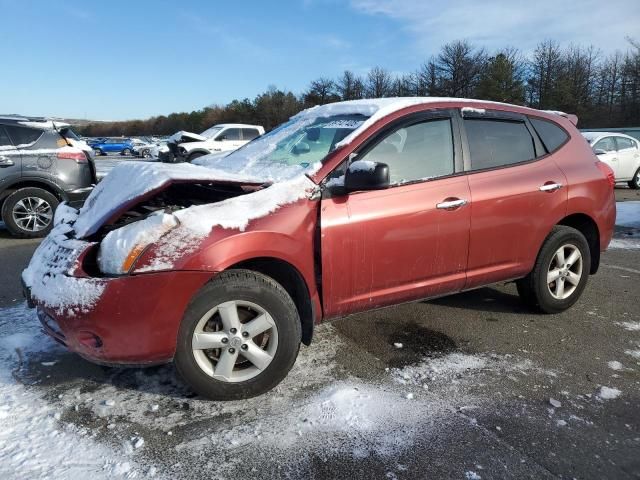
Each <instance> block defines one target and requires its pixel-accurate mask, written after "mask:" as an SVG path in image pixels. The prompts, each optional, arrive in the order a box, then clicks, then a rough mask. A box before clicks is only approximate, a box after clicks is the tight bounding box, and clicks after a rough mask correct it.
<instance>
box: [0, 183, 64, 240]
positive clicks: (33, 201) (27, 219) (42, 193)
mask: <svg viewBox="0 0 640 480" xmlns="http://www.w3.org/2000/svg"><path fill="white" fill-rule="evenodd" d="M58 203H59V202H58V199H57V198H56V197H55V196H54V195H53V194H52V193H50V192H48V191H46V190H44V189H42V188H37V187H28V188H21V189H20V190H16V191H15V192H13V193H12V194H11V195H9V196H8V197H7V199H6V200H5V201H4V204H3V205H2V220H3V221H4V224H5V225H6V227H7V229H8V230H9V231H10V232H11V233H12V234H13V235H15V236H17V237H23V238H36V237H44V236H45V235H46V234H47V233H49V231H50V230H51V228H52V227H53V213H54V211H55V209H56V207H57V206H58Z"/></svg>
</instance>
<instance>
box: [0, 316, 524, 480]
mask: <svg viewBox="0 0 640 480" xmlns="http://www.w3.org/2000/svg"><path fill="white" fill-rule="evenodd" d="M16 348H20V349H21V352H22V353H21V355H22V356H21V357H20V356H18V354H17V353H16V351H15V349H16ZM344 350H345V344H344V343H343V340H342V339H341V337H340V335H339V334H338V333H337V331H336V330H335V329H334V328H333V327H332V326H331V325H330V324H326V325H322V326H320V327H319V328H318V329H317V331H316V336H315V338H314V344H313V347H312V348H303V350H301V353H300V356H299V357H298V361H297V362H296V364H295V366H294V368H293V369H292V371H291V372H290V374H289V376H288V377H287V378H286V379H285V380H284V382H283V383H282V384H281V385H279V386H277V387H276V388H275V389H274V390H273V391H271V392H269V393H267V394H266V395H263V396H260V397H257V398H253V399H249V400H243V401H237V402H210V401H205V400H201V399H199V398H193V397H192V396H190V395H189V392H188V390H186V388H185V387H184V385H183V384H182V383H181V382H180V381H179V380H178V379H176V378H175V373H174V370H173V368H172V367H171V366H164V367H157V368H154V369H113V374H112V376H111V377H107V379H106V380H107V381H104V380H103V381H101V382H92V380H91V376H89V378H85V379H84V380H83V381H82V382H78V383H77V384H76V386H74V384H73V382H72V383H71V385H69V384H68V381H69V378H73V369H74V368H77V365H78V363H83V361H82V360H79V359H78V357H76V356H75V355H73V354H70V353H68V352H66V351H65V350H64V349H62V348H61V347H58V346H57V345H55V344H54V343H53V342H52V341H49V340H48V339H46V338H45V337H44V336H42V334H41V333H40V332H39V329H38V326H37V323H36V320H35V318H34V314H33V310H27V309H26V307H25V306H19V307H14V308H8V309H4V310H0V398H2V402H0V405H1V406H0V417H3V418H2V421H3V422H4V423H3V424H4V425H8V426H9V428H5V429H4V430H2V431H0V478H14V477H15V476H19V477H20V476H22V477H36V476H49V477H51V478H86V477H87V476H88V475H91V476H92V477H94V478H101V477H102V476H111V477H112V478H120V477H124V476H126V477H128V478H133V477H135V476H140V475H144V474H145V472H148V467H142V466H140V465H143V464H144V463H145V460H146V459H147V457H145V455H146V452H147V450H148V449H152V451H153V449H154V448H156V449H157V448H158V447H157V444H156V445H155V446H154V445H153V444H149V437H150V434H149V432H158V433H159V434H160V435H161V436H162V437H164V438H167V439H170V440H169V441H170V443H171V444H172V445H173V446H172V447H170V448H171V451H174V452H177V453H178V454H179V455H181V456H182V457H183V458H184V461H185V462H187V463H189V464H192V465H193V464H195V465H199V464H202V465H204V466H205V467H206V468H215V472H216V474H217V475H218V476H221V477H225V476H228V475H233V474H234V472H237V471H238V469H242V468H244V467H246V462H248V461H249V462H250V461H252V460H251V459H252V458H258V459H259V458H261V459H272V458H280V459H282V462H283V464H287V465H289V466H291V465H295V463H296V462H297V461H298V460H297V459H299V458H301V457H304V456H306V455H308V454H309V453H310V452H313V454H314V455H320V456H322V457H324V458H330V457H334V456H341V455H346V456H347V457H349V458H353V459H359V458H370V457H371V456H374V457H376V458H383V459H387V461H388V462H391V463H392V462H393V459H394V458H395V456H396V455H398V454H399V453H401V452H404V453H406V452H408V451H410V450H411V448H412V446H413V445H414V444H415V442H416V437H419V438H421V439H424V438H429V436H430V435H432V434H436V433H438V432H442V431H445V430H443V429H446V428H447V425H449V424H450V423H451V421H458V422H460V421H462V422H467V423H468V422H469V421H470V420H468V419H467V418H466V416H464V415H463V416H461V415H460V413H459V412H460V411H462V410H464V409H470V410H473V409H480V408H484V407H485V406H486V407H488V408H491V405H492V398H491V396H490V394H489V392H491V391H492V388H491V385H492V384H493V383H495V382H497V381H499V379H500V378H501V377H502V376H503V375H504V374H505V373H508V374H509V375H513V376H519V375H522V376H526V375H529V374H531V371H532V370H535V369H534V367H533V365H532V364H531V362H529V361H524V360H521V359H517V358H514V357H510V356H498V355H493V356H491V355H472V354H463V353H451V354H448V355H442V356H438V357H436V358H431V359H426V358H425V359H424V360H423V361H422V362H419V363H418V364H417V365H416V366H406V367H404V368H397V369H392V370H388V371H384V370H383V369H381V370H380V372H379V375H377V377H376V379H373V380H372V379H369V380H368V381H365V380H363V379H359V378H354V377H352V376H350V375H348V374H344V373H343V372H342V369H341V368H338V363H337V362H336V356H337V354H338V352H340V351H344ZM95 368H99V367H95ZM12 371H13V372H14V373H16V377H15V378H14V377H13V376H12ZM54 372H58V374H62V375H63V377H62V378H63V381H62V383H66V385H65V386H64V387H61V386H60V387H59V386H58V384H59V381H57V380H56V379H55V378H54V379H53V380H48V379H47V377H48V376H49V375H54ZM422 372H425V373H428V376H429V378H428V379H424V381H423V380H420V381H414V379H417V378H419V377H420V375H422ZM85 375H86V374H85ZM405 378H409V379H411V381H405V380H404V379H405ZM16 379H18V380H16ZM399 379H400V381H399ZM47 382H48V383H47ZM23 383H25V384H26V385H25V384H23ZM41 383H47V385H48V386H46V387H40V386H39V385H40V384H41ZM423 383H429V386H430V387H432V388H429V389H425V388H424V387H423V386H422V384H423ZM42 389H44V390H45V392H46V394H47V399H46V400H45V399H43V398H42V397H41V396H40V395H39V394H38V392H39V391H42ZM390 406H393V408H390ZM78 415H79V416H80V418H82V419H83V421H82V424H83V427H78V426H74V425H72V424H70V423H66V420H67V419H68V418H76V417H77V416H78ZM145 432H146V433H145ZM155 436H156V437H157V434H156V435H155ZM151 438H152V439H153V438H154V435H151ZM162 448H165V447H162ZM78 451H82V452H83V456H82V457H81V459H79V457H78V456H77V453H74V452H78ZM242 451H246V452H251V453H250V455H249V456H248V458H249V459H248V458H247V456H246V455H238V454H237V452H242ZM247 455H248V454H247ZM60 458H63V459H65V460H64V462H63V464H62V465H60V464H59V463H58V462H59V461H60V460H59V459H60ZM216 458H221V459H225V460H224V461H223V462H216V461H215V460H214V459H216ZM256 466H257V467H259V461H257V460H256ZM156 467H157V465H156ZM175 468H176V469H178V470H176V472H173V473H177V472H179V471H180V470H179V468H180V467H179V466H176V467H175ZM3 469H4V470H5V471H6V474H5V475H2V472H3ZM15 472H19V475H16V473H15ZM160 472H161V473H168V472H166V471H162V470H160ZM463 472H464V470H462V471H461V473H460V474H461V475H462V474H463ZM41 473H43V475H41ZM119 476H120V477H119Z"/></svg>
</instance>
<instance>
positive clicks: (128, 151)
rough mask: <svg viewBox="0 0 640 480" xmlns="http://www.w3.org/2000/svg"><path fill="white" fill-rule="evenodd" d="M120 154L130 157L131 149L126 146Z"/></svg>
mask: <svg viewBox="0 0 640 480" xmlns="http://www.w3.org/2000/svg"><path fill="white" fill-rule="evenodd" d="M120 155H124V156H127V157H128V156H129V155H131V149H130V148H125V149H124V150H122V152H120Z"/></svg>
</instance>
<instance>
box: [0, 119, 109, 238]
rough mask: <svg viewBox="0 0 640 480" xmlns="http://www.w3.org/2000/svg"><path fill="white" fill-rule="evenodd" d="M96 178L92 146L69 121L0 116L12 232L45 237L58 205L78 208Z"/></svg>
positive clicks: (3, 190)
mask: <svg viewBox="0 0 640 480" xmlns="http://www.w3.org/2000/svg"><path fill="white" fill-rule="evenodd" d="M95 183H96V171H95V166H94V164H93V151H92V150H91V148H90V147H89V146H88V145H87V144H86V143H85V142H81V141H80V140H78V139H77V137H76V136H75V134H74V133H73V131H71V129H70V128H69V125H67V124H64V123H59V122H55V123H54V122H51V121H47V120H46V119H44V118H32V117H16V116H7V117H0V207H1V212H2V221H3V222H4V224H5V226H6V227H7V229H8V230H9V231H10V232H11V233H12V234H13V235H16V236H21V237H42V236H44V235H45V234H46V233H48V232H49V230H51V227H52V224H53V215H54V212H55V209H56V207H57V206H58V204H59V203H60V202H61V201H66V202H68V203H69V204H70V205H72V206H75V207H80V206H81V205H82V203H83V201H84V199H85V198H86V197H87V196H88V195H89V193H90V192H91V190H92V189H93V185H95Z"/></svg>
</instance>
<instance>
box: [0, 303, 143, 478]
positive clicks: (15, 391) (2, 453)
mask: <svg viewBox="0 0 640 480" xmlns="http://www.w3.org/2000/svg"><path fill="white" fill-rule="evenodd" d="M59 350H60V348H59V347H57V346H56V345H55V344H54V343H53V341H51V340H49V339H48V338H46V337H44V336H43V335H42V334H41V333H40V332H39V329H38V326H37V324H36V321H35V319H34V315H33V311H28V310H26V309H25V307H24V306H18V307H14V308H7V309H3V310H0V422H1V424H2V428H0V478H6V479H10V478H64V479H78V480H84V479H86V478H88V477H89V476H91V478H93V479H99V478H134V477H135V476H136V475H137V474H138V473H142V472H143V471H144V470H142V469H141V468H140V467H139V466H137V465H136V462H135V461H134V460H133V459H132V458H131V457H130V456H125V455H124V454H122V453H120V452H117V451H113V450H112V449H110V448H108V447H105V446H103V445H101V444H99V443H98V442H96V441H95V440H94V436H95V434H94V433H92V432H90V431H89V430H87V429H84V428H80V427H77V426H75V425H73V424H70V423H66V422H64V421H62V420H61V414H62V410H61V409H60V408H59V407H57V406H55V405H53V404H51V403H49V402H47V401H46V400H44V399H43V398H41V397H40V396H39V395H38V394H37V393H35V392H34V390H33V389H31V388H29V386H28V385H25V384H24V383H23V379H22V373H23V372H22V370H23V368H24V363H25V362H27V361H28V359H29V357H30V356H32V355H35V354H42V353H47V354H52V355H54V356H55V352H56V351H59ZM45 363H48V362H45Z"/></svg>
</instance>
